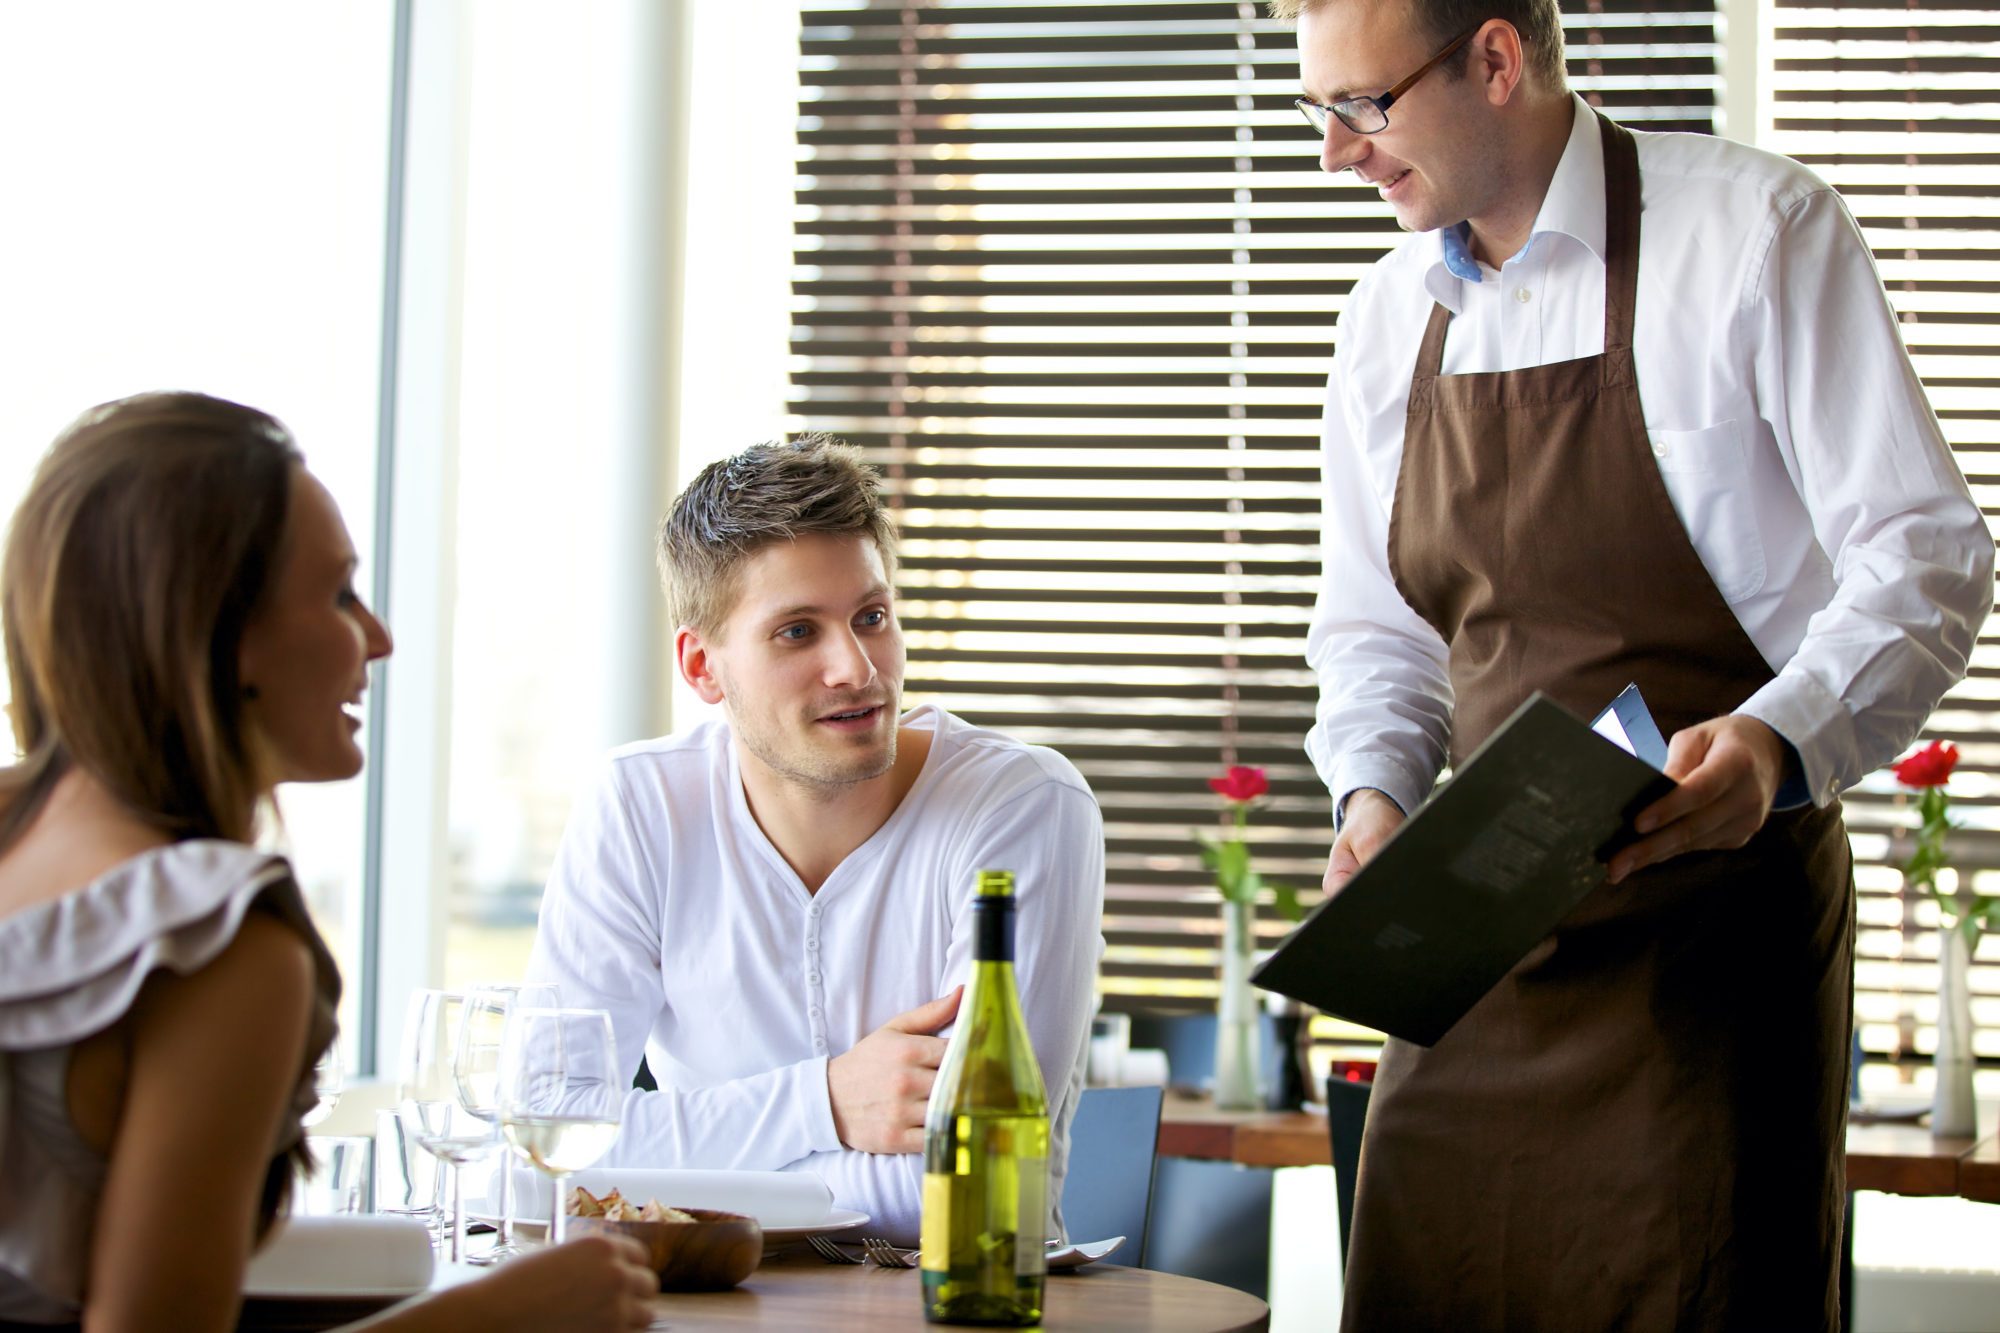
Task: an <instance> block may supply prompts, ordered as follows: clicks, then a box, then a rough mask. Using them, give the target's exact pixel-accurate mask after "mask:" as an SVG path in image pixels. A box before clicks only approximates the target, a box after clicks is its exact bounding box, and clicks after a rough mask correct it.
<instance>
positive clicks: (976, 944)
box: [972, 898, 1014, 963]
mask: <svg viewBox="0 0 2000 1333" xmlns="http://www.w3.org/2000/svg"><path fill="white" fill-rule="evenodd" d="M972 958H973V961H974V962H979V963H1011V962H1013V961H1014V904H1013V903H1012V902H1009V901H1004V900H996V899H990V898H989V899H981V900H979V901H977V902H974V903H973V905H972Z"/></svg>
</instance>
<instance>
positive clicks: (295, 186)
mask: <svg viewBox="0 0 2000 1333" xmlns="http://www.w3.org/2000/svg"><path fill="white" fill-rule="evenodd" d="M392 8H393V7H392V5H391V4H390V3H388V0H366V2H357V3H349V4H342V5H273V4H268V3H264V2H263V0H180V2H179V3H176V4H173V5H161V4H157V3H152V2H151V0H69V2H67V3H63V4H58V5H8V6H6V7H5V8H0V125H4V126H6V127H7V129H6V132H5V133H0V189H4V193H5V196H6V199H7V204H6V207H5V208H4V209H0V312H4V314H0V367H4V370H0V383H4V385H5V392H4V393H0V512H7V513H11V512H12V509H13V506H14V504H15V503H16V501H17V500H18V499H19V497H20V494H21V491H22V490H23V488H24V487H25V486H26V484H27V481H28V478H29V476H30V474H31V473H32V471H33V468H34V465H35V463H36V460H37V459H38V458H39V457H40V455H41V453H42V451H43V450H44V449H45V448H46V447H47V446H48V443H49V441H50V440H51V439H52V438H53V437H54V436H55V434H56V432H57V431H58V430H60V429H61V428H62V426H63V425H64V424H65V423H67V422H68V421H69V420H71V419H72V418H73V417H75V416H76V415H77V414H78V413H79V412H81V411H82V410H83V409H85V408H86V407H89V406H91V405H92V404H95V403H99V402H102V401H104V400H106V399H110V398H116V397H121V396H123V395H126V394H130V393H135V392H139V391H142V390H147V389H163V388H177V389H179V388H185V389H198V390H201V391H203V392H207V393H213V394H219V395H222V396H224V397H228V398H234V399H238V400H240V401H242V402H246V403H250V404H252V405H254V406H257V407H260V408H263V409H265V410H266V411H269V412H272V413H274V414H275V415H276V416H278V417H279V418H281V419H282V420H284V421H285V422H286V423H287V424H289V425H290V426H291V428H292V430H293V431H294V432H295V433H296V435H297V436H298V439H299V442H300V444H301V446H302V447H303V448H304V450H305V453H306V456H307V459H308V461H309V463H310V465H311V466H312V468H313V469H314V471H316V472H317V473H318V474H319V476H320V477H321V478H322V479H323V480H324V481H325V482H326V483H327V485H328V486H329V487H330V488H331V489H332V491H333V493H334V495H335V496H336V497H337V498H338V500H339V501H340V505H341V508H342V510H343V511H344V512H345V514H346V518H347V523H348V526H349V528H350V529H351V530H352V532H353V535H354V540H355V542H356V545H357V548H358V549H359V550H360V551H361V552H362V556H363V561H364V564H366V562H367V557H368V553H369V551H370V548H371V543H372V539H373V533H374V486H375V440H376V404H377V398H378V393H377V381H378V374H379V365H378V363H379V358H380V348H381V304H382V299H381V298H382V271H383V266H382V251H383V246H382V237H383V210H384V190H385V185H386V182H387V179H388V143H389V75H390V64H391V60H390V56H391V38H392V32H391V17H392ZM368 574H369V571H368V570H367V569H365V568H364V570H363V574H362V578H363V580H364V582H363V586H366V580H367V578H368ZM5 688H6V687H5V684H4V682H0V692H4V690H5ZM280 799H281V802H282V804H283V809H284V812H285V821H286V828H285V836H286V838H287V839H288V843H289V850H290V852H291V853H292V856H293V860H294V864H295V866H296V867H297V871H298V875H299V880H300V883H301V885H302V886H303V888H304V889H305V893H306V897H307V900H308V901H309V903H310V904H311V906H312V910H313V914H314V917H315V919H316V920H317V921H318V922H319V924H320V927H321V929H322V930H323V931H324V932H325V933H326V935H327V938H328V940H329V941H330V942H331V943H332V945H333V947H334V949H335V952H336V954H337V955H338V956H339V958H340V962H341V967H342V970H343V971H344V972H345V973H346V974H347V975H348V976H349V977H350V978H353V977H355V976H356V975H357V974H358V966H359V959H360V940H359V915H360V914H359V906H360V903H361V868H362V843H363V824H364V820H363V790H362V786H361V784H360V783H358V782H348V783H341V784H337V785H334V786H328V787H318V788H311V789H305V788H299V789H290V790H287V791H285V792H284V793H282V795H281V797H280ZM356 995H357V988H356V987H355V986H354V985H353V984H352V983H351V982H350V985H349V988H348V991H347V997H346V1006H347V1010H346V1012H345V1013H343V1015H342V1027H343V1028H344V1029H345V1030H347V1031H349V1032H352V1031H353V1028H354V1023H353V1017H354V1013H355V1000H356Z"/></svg>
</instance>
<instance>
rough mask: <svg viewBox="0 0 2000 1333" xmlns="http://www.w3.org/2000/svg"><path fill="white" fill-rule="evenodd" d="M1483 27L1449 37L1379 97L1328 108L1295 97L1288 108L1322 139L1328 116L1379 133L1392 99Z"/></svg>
mask: <svg viewBox="0 0 2000 1333" xmlns="http://www.w3.org/2000/svg"><path fill="white" fill-rule="evenodd" d="M1485 26H1486V24H1485V21H1484V20H1481V21H1480V23H1479V24H1478V25H1477V26H1475V27H1472V28H1468V29H1467V30H1466V31H1464V32H1462V33H1460V34H1459V35H1458V36H1456V37H1454V38H1452V40H1451V45H1449V46H1447V47H1445V49H1444V50H1442V51H1440V52H1438V53H1437V54H1436V55H1434V56H1432V57H1431V58H1430V59H1429V60H1426V61H1425V62H1424V67H1423V68H1422V69H1420V70H1418V71H1417V72H1416V73H1415V74H1412V75H1411V76H1410V77H1409V78H1407V79H1404V80H1403V81H1402V82H1401V83H1399V84H1397V85H1396V86H1395V87H1393V88H1391V89H1390V90H1389V91H1388V92H1386V93H1383V94H1382V95H1381V96H1380V97H1343V98H1342V99H1341V100H1339V101H1338V102H1335V103H1334V104H1333V105H1332V106H1322V105H1320V104H1319V103H1318V102H1315V101H1313V100H1312V98H1310V97H1298V98H1294V99H1292V105H1293V106H1296V107H1297V108H1298V109H1299V110H1300V111H1301V112H1302V113H1303V114H1304V115H1305V118H1306V123H1307V124H1308V125H1310V126H1312V127H1313V129H1315V130H1317V131H1318V132H1319V133H1320V135H1321V136H1322V137H1324V136H1325V134H1326V119H1327V117H1328V116H1332V117H1333V118H1334V119H1335V120H1337V121H1339V122H1340V123H1341V124H1343V125H1345V126H1346V127H1347V128H1348V129H1350V130H1353V131H1354V132H1355V133H1356V134H1380V133H1381V132H1382V131H1383V130H1386V129H1388V128H1389V108H1390V107H1392V106H1394V105H1395V104H1396V99H1397V98H1399V97H1401V96H1402V95H1403V94H1404V93H1406V92H1408V91H1410V89H1411V88H1412V87H1413V86H1414V85H1415V84H1416V82H1417V80H1418V79H1421V78H1422V77H1424V75H1426V74H1428V73H1430V72H1431V71H1432V70H1434V69H1436V68H1437V67H1438V66H1439V65H1442V64H1443V63H1444V62H1445V61H1446V60H1448V59H1449V58H1450V57H1451V55H1452V53H1453V52H1455V51H1457V50H1458V49H1459V48H1460V47H1461V46H1464V45H1465V44H1466V43H1467V42H1469V41H1471V40H1472V38H1473V34H1475V33H1477V32H1478V31H1479V29H1480V28H1483V27H1485Z"/></svg>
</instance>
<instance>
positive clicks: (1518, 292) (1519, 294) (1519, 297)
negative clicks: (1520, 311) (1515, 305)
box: [1514, 287, 1534, 305]
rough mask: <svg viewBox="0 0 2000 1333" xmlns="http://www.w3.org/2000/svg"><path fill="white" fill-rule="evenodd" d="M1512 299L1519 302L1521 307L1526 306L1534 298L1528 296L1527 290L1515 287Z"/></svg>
mask: <svg viewBox="0 0 2000 1333" xmlns="http://www.w3.org/2000/svg"><path fill="white" fill-rule="evenodd" d="M1514 299H1515V300H1516V301H1519V302H1520V303H1521V304H1522V305H1526V304H1528V302H1529V301H1531V300H1533V299H1534V298H1533V297H1532V296H1531V295H1530V294H1529V292H1528V289H1527V288H1526V287H1516V288H1515V289H1514Z"/></svg>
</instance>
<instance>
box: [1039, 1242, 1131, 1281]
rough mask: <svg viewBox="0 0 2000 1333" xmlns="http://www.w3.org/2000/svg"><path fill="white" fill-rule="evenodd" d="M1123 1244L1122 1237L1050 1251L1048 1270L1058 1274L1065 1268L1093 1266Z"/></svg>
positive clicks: (1076, 1244) (1071, 1245) (1081, 1243)
mask: <svg viewBox="0 0 2000 1333" xmlns="http://www.w3.org/2000/svg"><path fill="white" fill-rule="evenodd" d="M1124 1243H1125V1238H1124V1237H1123V1236H1113V1237H1111V1238H1110V1239H1109V1240H1080V1241H1077V1242H1075V1243H1074V1244H1070V1245H1065V1246H1063V1247H1062V1248H1061V1249H1059V1250H1050V1251H1049V1258H1048V1264H1049V1268H1050V1269H1051V1270H1054V1271H1058V1272H1059V1271H1061V1270H1063V1269H1066V1268H1081V1267H1083V1266H1084V1265H1085V1264H1094V1263H1096V1262H1097V1261H1098V1260H1099V1259H1102V1258H1104V1257H1105V1256H1107V1255H1109V1254H1112V1253H1114V1252H1115V1251H1116V1250H1117V1249H1118V1247H1119V1246H1120V1245H1123V1244H1124Z"/></svg>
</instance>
